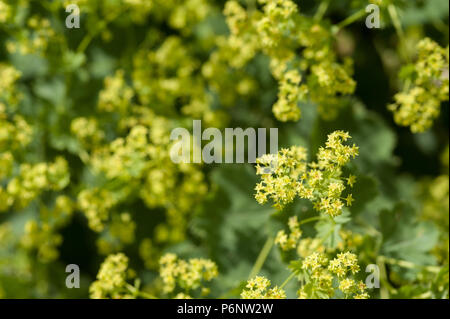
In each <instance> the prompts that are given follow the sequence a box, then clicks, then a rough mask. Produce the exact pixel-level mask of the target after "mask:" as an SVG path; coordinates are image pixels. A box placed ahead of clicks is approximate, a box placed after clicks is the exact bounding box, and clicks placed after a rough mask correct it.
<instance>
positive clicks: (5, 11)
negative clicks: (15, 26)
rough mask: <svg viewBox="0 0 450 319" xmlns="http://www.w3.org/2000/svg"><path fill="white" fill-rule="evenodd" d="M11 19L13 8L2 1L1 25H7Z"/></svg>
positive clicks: (0, 9)
mask: <svg viewBox="0 0 450 319" xmlns="http://www.w3.org/2000/svg"><path fill="white" fill-rule="evenodd" d="M10 17H11V6H10V5H9V4H7V3H6V2H5V1H3V0H0V23H6V22H7V21H8V20H9V19H10Z"/></svg>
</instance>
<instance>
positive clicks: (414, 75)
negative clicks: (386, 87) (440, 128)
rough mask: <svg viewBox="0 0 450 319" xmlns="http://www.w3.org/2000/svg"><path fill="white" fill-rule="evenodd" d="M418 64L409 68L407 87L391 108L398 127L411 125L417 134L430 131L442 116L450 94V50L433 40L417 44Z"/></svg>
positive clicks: (397, 96)
mask: <svg viewBox="0 0 450 319" xmlns="http://www.w3.org/2000/svg"><path fill="white" fill-rule="evenodd" d="M417 50H418V54H417V61H416V63H415V64H414V65H407V66H406V67H405V68H404V69H403V72H404V73H406V75H405V76H406V80H405V83H404V88H403V90H402V91H401V92H399V93H397V94H396V95H395V96H394V100H395V102H394V103H393V104H390V105H389V106H388V108H389V110H391V111H392V112H394V120H395V122H396V123H397V124H398V125H402V126H409V127H410V129H411V131H412V132H413V133H418V132H423V131H426V130H427V129H429V128H430V127H431V126H432V124H433V121H434V119H435V118H437V117H438V116H439V114H440V108H441V102H444V101H448V95H449V48H448V47H447V48H442V47H440V46H439V44H437V43H436V42H434V41H433V40H431V39H429V38H425V39H423V40H421V41H420V42H419V43H418V44H417Z"/></svg>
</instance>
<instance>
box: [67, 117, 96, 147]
mask: <svg viewBox="0 0 450 319" xmlns="http://www.w3.org/2000/svg"><path fill="white" fill-rule="evenodd" d="M70 131H71V132H72V134H74V135H75V136H76V138H77V140H78V141H79V142H80V144H81V145H82V146H83V147H84V148H87V149H90V148H92V147H95V146H96V145H98V144H99V143H100V142H101V141H102V140H103V139H104V137H105V133H104V132H103V131H102V130H100V129H99V127H98V121H97V120H96V119H95V118H85V117H78V118H76V119H73V120H72V123H71V124H70Z"/></svg>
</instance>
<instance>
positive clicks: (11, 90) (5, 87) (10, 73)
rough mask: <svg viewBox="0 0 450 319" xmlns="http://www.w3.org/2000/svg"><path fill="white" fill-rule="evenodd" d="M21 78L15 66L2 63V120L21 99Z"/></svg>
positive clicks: (0, 67) (0, 70)
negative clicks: (17, 84)
mask: <svg viewBox="0 0 450 319" xmlns="http://www.w3.org/2000/svg"><path fill="white" fill-rule="evenodd" d="M0 11H1V10H0ZM20 76H21V73H20V72H19V71H18V70H16V69H15V68H14V67H13V66H10V65H7V64H5V63H0V120H1V118H2V117H4V116H5V113H6V111H7V110H8V109H12V108H13V107H14V106H16V105H17V103H18V101H19V99H20V94H19V93H18V90H17V89H16V86H15V85H16V82H17V80H18V79H19V78H20Z"/></svg>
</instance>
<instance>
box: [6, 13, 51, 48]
mask: <svg viewBox="0 0 450 319" xmlns="http://www.w3.org/2000/svg"><path fill="white" fill-rule="evenodd" d="M57 37H58V35H57V34H56V32H55V30H54V28H53V27H52V26H51V23H50V20H49V19H47V18H42V17H40V16H32V17H30V18H29V19H28V20H27V23H26V26H24V28H22V30H21V31H20V32H19V33H18V34H16V36H15V40H14V41H8V42H7V43H6V49H7V50H8V52H9V53H11V54H12V53H19V54H22V55H26V54H37V55H43V54H44V53H45V52H46V51H47V48H48V47H49V44H50V43H51V42H52V41H56V38H57Z"/></svg>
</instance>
